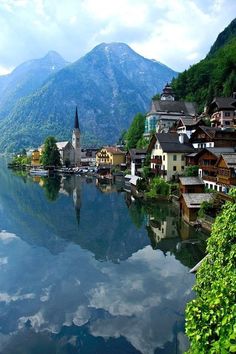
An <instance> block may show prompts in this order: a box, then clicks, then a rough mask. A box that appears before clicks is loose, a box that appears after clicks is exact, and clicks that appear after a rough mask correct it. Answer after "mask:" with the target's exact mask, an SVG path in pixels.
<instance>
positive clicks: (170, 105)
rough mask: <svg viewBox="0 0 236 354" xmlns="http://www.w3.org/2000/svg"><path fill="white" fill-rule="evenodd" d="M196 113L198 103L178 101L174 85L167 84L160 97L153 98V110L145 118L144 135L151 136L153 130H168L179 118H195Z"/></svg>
mask: <svg viewBox="0 0 236 354" xmlns="http://www.w3.org/2000/svg"><path fill="white" fill-rule="evenodd" d="M196 114H197V107H196V104H195V103H193V102H185V101H176V100H175V95H174V93H173V90H172V87H171V86H170V85H169V84H167V85H166V86H165V87H164V89H163V92H162V94H161V96H160V99H159V100H156V99H153V100H152V104H151V110H150V112H149V113H148V114H147V116H146V119H145V132H144V136H145V137H150V136H151V134H152V133H153V132H168V131H169V129H170V128H171V127H172V126H173V124H174V123H175V122H176V121H177V120H178V119H179V118H181V117H183V118H193V117H195V116H196Z"/></svg>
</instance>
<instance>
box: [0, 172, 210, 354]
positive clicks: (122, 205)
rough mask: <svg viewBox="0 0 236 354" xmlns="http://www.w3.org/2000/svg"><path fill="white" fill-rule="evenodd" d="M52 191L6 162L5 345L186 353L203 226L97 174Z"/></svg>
mask: <svg viewBox="0 0 236 354" xmlns="http://www.w3.org/2000/svg"><path fill="white" fill-rule="evenodd" d="M47 182H49V181H48V180H47ZM88 182H89V183H88ZM50 183H51V181H50ZM113 188H114V187H113ZM48 191H50V193H49V194H50V195H51V196H53V201H52V200H48V199H47V196H46V193H45V183H43V182H42V180H41V179H40V180H38V181H33V180H32V179H30V178H28V177H24V179H23V178H22V177H16V176H13V175H12V174H11V173H9V171H7V170H6V169H5V168H4V167H3V166H2V168H1V170H0V224H1V229H2V230H7V231H0V268H1V285H0V353H3V354H13V353H14V354H18V353H21V354H32V353H34V354H35V353H37V352H39V353H40V354H41V353H50V354H54V353H55V354H56V353H63V354H65V353H66V354H72V353H73V354H77V353H85V354H88V353H98V354H106V353H107V354H111V353H112V354H113V353H117V354H118V353H119V354H120V353H122V354H123V353H124V354H125V353H145V354H154V353H155V354H156V353H165V354H167V353H183V352H184V350H185V349H186V348H187V341H186V337H185V336H184V307H185V303H186V301H187V300H188V299H190V298H191V297H192V293H191V287H192V285H193V282H194V276H193V275H192V274H189V273H188V267H189V266H190V265H191V263H192V262H195V261H196V258H199V257H200V258H201V257H202V254H203V253H204V246H203V244H202V242H199V240H200V241H201V238H203V235H201V234H200V233H196V234H193V233H192V230H189V229H188V230H187V229H186V227H185V225H182V224H181V223H180V222H179V218H178V211H177V210H176V209H175V208H174V207H173V206H172V205H169V204H165V203H163V202H162V203H159V204H157V203H156V204H155V205H150V204H142V203H141V202H139V201H132V200H131V199H130V198H129V196H127V195H126V194H124V193H116V192H115V190H113V191H112V193H111V192H109V193H107V192H105V193H103V192H101V188H100V187H99V185H96V181H94V180H91V179H90V180H89V181H87V180H86V179H83V178H80V177H78V176H72V177H71V176H68V177H66V178H64V177H63V178H61V179H60V185H59V189H58V181H57V186H56V187H54V186H53V187H52V185H50V187H49V189H48ZM52 191H53V192H52ZM55 191H56V193H54V192H55ZM56 195H57V197H56V199H55V196H56ZM194 232H195V230H194ZM188 233H189V234H188ZM198 260H199V259H198Z"/></svg>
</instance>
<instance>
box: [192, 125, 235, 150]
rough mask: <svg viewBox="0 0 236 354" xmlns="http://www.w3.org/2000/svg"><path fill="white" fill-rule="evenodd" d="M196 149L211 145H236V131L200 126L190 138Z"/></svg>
mask: <svg viewBox="0 0 236 354" xmlns="http://www.w3.org/2000/svg"><path fill="white" fill-rule="evenodd" d="M190 142H191V144H193V147H194V148H195V149H197V148H201V149H203V148H205V147H206V148H209V147H227V146H231V147H234V146H236V131H229V130H222V129H219V128H214V127H205V126H202V125H201V126H199V127H198V128H197V129H196V131H195V132H194V133H192V135H191V138H190Z"/></svg>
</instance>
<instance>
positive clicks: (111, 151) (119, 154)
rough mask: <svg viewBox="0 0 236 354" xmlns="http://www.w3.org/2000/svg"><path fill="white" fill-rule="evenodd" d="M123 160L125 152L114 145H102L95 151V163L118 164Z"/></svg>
mask: <svg viewBox="0 0 236 354" xmlns="http://www.w3.org/2000/svg"><path fill="white" fill-rule="evenodd" d="M124 162H125V152H124V151H121V150H120V149H119V148H117V147H114V146H104V147H103V148H101V149H100V150H99V151H98V152H97V153H96V165H97V166H99V165H113V166H114V165H120V164H121V163H124Z"/></svg>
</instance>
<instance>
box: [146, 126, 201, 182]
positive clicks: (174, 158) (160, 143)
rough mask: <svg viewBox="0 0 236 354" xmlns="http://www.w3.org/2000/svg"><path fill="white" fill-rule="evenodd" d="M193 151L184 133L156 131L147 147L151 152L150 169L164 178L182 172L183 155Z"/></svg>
mask: <svg viewBox="0 0 236 354" xmlns="http://www.w3.org/2000/svg"><path fill="white" fill-rule="evenodd" d="M193 151H194V148H193V147H192V145H191V144H190V143H189V141H188V137H187V135H185V134H180V135H179V134H177V133H157V134H155V136H153V137H152V139H151V142H150V144H149V147H148V152H150V153H151V169H152V171H153V172H154V173H155V174H156V175H159V176H164V178H165V179H166V180H171V179H172V178H174V177H175V176H177V175H180V174H182V173H183V172H184V167H185V155H186V154H188V153H191V152H193Z"/></svg>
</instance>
